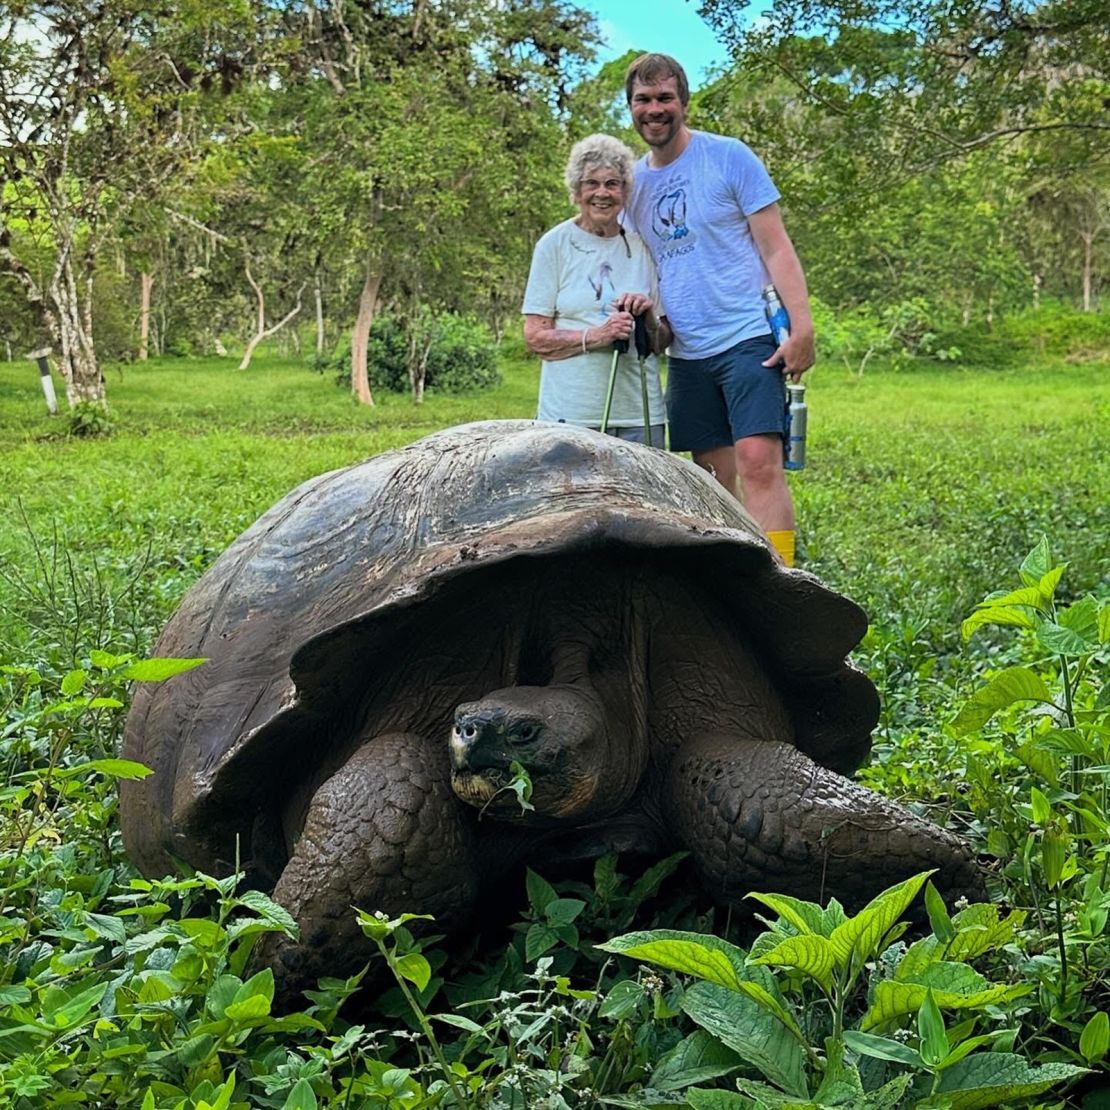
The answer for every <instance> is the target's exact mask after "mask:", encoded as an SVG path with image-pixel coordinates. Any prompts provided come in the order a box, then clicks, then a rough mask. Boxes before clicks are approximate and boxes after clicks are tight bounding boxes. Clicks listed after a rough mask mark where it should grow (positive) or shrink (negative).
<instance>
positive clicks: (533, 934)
mask: <svg viewBox="0 0 1110 1110" xmlns="http://www.w3.org/2000/svg"><path fill="white" fill-rule="evenodd" d="M558 943H559V934H558V933H557V932H556V931H555V929H554V928H552V927H551V926H550V925H548V924H546V923H545V922H542V921H537V922H535V923H534V924H532V925H530V926H529V927H528V932H527V933H526V934H525V936H524V958H525V960H527V961H528V963H532V962H533V961H535V960H538V959H539V958H540V957H541V956H542V955H543V954H544V953H545V952H548V951H550V950H551V949H552V948H554V947H555V945H557V944H558Z"/></svg>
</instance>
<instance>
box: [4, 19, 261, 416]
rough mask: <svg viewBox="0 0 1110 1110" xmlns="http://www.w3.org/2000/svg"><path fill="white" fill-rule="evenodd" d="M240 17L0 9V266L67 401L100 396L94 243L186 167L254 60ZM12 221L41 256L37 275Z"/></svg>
mask: <svg viewBox="0 0 1110 1110" xmlns="http://www.w3.org/2000/svg"><path fill="white" fill-rule="evenodd" d="M242 11H243V10H242V9H241V8H240V7H239V6H236V5H228V6H227V7H226V10H225V9H224V8H221V7H219V6H210V5H195V6H190V7H188V8H187V9H185V10H166V11H161V10H157V9H152V8H149V7H147V6H142V5H134V4H129V3H127V2H126V0H52V2H46V0H24V2H21V3H19V4H17V5H15V6H9V7H8V8H7V9H5V11H4V12H3V14H0V265H3V267H4V268H5V269H6V270H7V271H8V272H9V273H11V274H13V275H14V276H15V278H16V279H17V280H18V281H19V282H20V284H21V285H22V287H23V289H24V292H25V294H26V296H27V298H28V300H29V301H30V302H31V303H32V304H33V305H34V306H35V308H36V310H37V312H38V313H39V314H40V316H41V319H42V320H43V323H44V324H45V326H46V328H47V330H48V332H49V333H50V335H51V337H52V340H53V343H54V346H55V348H56V350H57V352H58V361H59V366H60V368H61V372H62V375H63V377H64V379H65V383H66V394H67V398H68V400H69V403H70V405H71V406H73V405H77V404H80V403H82V402H91V403H97V404H103V403H104V402H105V400H106V398H105V389H104V380H103V377H102V375H101V373H100V367H99V363H98V359H97V354H96V347H95V342H94V336H93V323H94V321H93V311H92V309H93V300H92V291H93V283H94V277H95V273H96V266H97V260H98V257H99V253H100V251H101V248H102V246H103V244H104V242H105V241H106V239H107V237H108V236H109V234H110V233H111V231H112V229H113V227H114V226H115V225H116V224H117V223H118V222H119V220H120V219H121V218H122V216H123V215H124V214H125V213H126V212H127V211H128V210H129V208H130V206H131V205H133V204H134V203H135V202H136V200H137V199H138V198H146V199H149V198H150V197H151V196H152V195H156V194H157V192H158V190H159V189H160V188H161V186H162V185H163V184H164V183H165V182H167V181H169V180H170V179H171V178H172V177H173V176H174V175H175V174H177V173H179V172H180V171H181V170H182V169H183V167H185V166H186V165H187V164H188V163H189V162H190V160H191V159H192V158H193V157H194V155H195V151H196V149H197V145H198V143H199V142H200V141H201V140H202V138H203V137H204V136H205V135H206V134H207V132H206V126H207V124H208V120H207V118H206V114H205V113H206V110H207V109H208V108H210V107H211V106H212V105H213V104H215V103H218V102H219V100H220V98H221V96H222V95H224V94H226V93H227V92H229V91H230V90H231V89H232V88H233V87H234V86H235V85H236V83H237V82H238V81H239V80H240V79H241V77H242V75H243V74H244V72H246V71H247V70H248V69H249V68H250V67H251V65H252V64H253V63H254V46H255V24H254V20H253V18H252V17H251V16H250V15H249V14H245V15H244V14H242ZM20 225H22V226H24V227H26V228H27V229H29V231H34V232H37V233H39V234H38V241H37V242H34V243H33V246H34V247H37V248H39V249H43V248H46V249H48V250H49V252H50V254H51V255H52V262H51V266H50V268H49V272H48V273H47V274H46V275H45V276H43V277H40V276H39V275H37V274H36V273H35V272H34V270H33V269H32V267H31V266H30V265H29V264H28V257H27V253H26V249H25V244H26V239H23V240H21V238H20V237H18V236H17V234H16V232H17V230H18V228H19V227H20ZM31 239H35V236H34V235H32V236H31Z"/></svg>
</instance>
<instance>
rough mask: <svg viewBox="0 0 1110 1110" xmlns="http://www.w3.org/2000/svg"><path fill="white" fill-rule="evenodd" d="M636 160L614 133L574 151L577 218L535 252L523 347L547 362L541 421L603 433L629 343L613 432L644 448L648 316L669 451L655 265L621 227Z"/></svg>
mask: <svg viewBox="0 0 1110 1110" xmlns="http://www.w3.org/2000/svg"><path fill="white" fill-rule="evenodd" d="M634 162H635V155H634V154H633V153H632V151H631V150H629V149H628V147H626V146H625V145H624V143H622V142H620V141H619V140H618V139H614V138H613V137H612V136H610V135H590V136H589V137H587V138H585V139H582V140H581V142H578V143H575V144H574V147H573V148H572V150H571V152H570V159H569V161H568V163H567V169H566V183H567V188H568V189H569V190H570V198H571V201H572V203H573V204H574V205H575V206H576V207H577V208H578V215H576V216H574V217H572V218H571V219H569V220H565V221H564V222H563V223H561V224H558V225H556V226H555V227H553V228H552V229H551V230H550V231H548V232H547V233H546V234H545V235H544V236H543V237H542V238H541V239H540V241H539V242H538V243H537V244H536V249H535V253H534V254H533V255H532V269H531V271H530V273H529V275H528V287H527V289H526V290H525V293H524V308H523V312H524V341H525V343H527V344H528V349H529V350H530V351H532V352H533V354H537V355H539V356H540V358H541V359H542V360H543V367H542V370H541V373H540V401H539V413H538V415H539V419H541V420H556V421H565V422H566V423H568V424H579V425H582V426H584V427H587V428H600V427H601V421H602V415H603V413H604V410H605V399H606V393H607V390H608V385H609V375H610V369H611V366H612V357H613V344H614V343H615V342H616V341H617V340H621V339H627V340H628V341H629V344H630V349H629V353H628V354H625V355H622V356H621V358H620V363H619V365H618V368H617V377H616V384H615V389H614V392H613V401H612V407H611V409H610V413H609V421H608V426H607V430H608V431H609V432H611V433H612V434H613V435H618V436H620V437H621V438H622V439H631V440H636V441H637V442H639V443H643V442H644V439H645V437H644V415H643V413H644V407H643V399H642V395H641V389H640V374H639V366H638V362H637V357H636V347H635V343H634V342H633V341H632V333H633V327H634V318H635V317H636V316H640V315H643V317H644V322H645V324H646V326H647V333H648V336H649V338H650V340H651V345H652V350H653V352H654V353H653V354H651V355H649V356H648V358H647V359H646V360H645V362H646V366H647V374H648V402H649V406H648V407H649V414H650V422H651V442H652V444H653V445H654V446H657V447H662V446H663V445H664V438H663V433H664V424H665V421H666V410H665V409H664V407H663V394H662V391H661V390H660V388H659V368H658V366H657V365H656V360H655V355H656V354H658V353H659V352H661V351H662V350H663V349H664V348H665V347H666V346H667V345H668V344H669V343H670V341H671V330H670V327H669V326H668V324H667V320H666V317H665V316H663V315H662V314H661V312H660V311H659V310H658V308H657V307H656V306H657V305H658V304H659V287H658V281H657V279H656V276H655V264H654V263H653V262H652V259H651V255H650V254H649V253H648V250H647V247H646V246H645V245H644V243H643V242H642V240H641V239H640V237H639V236H638V235H636V234H635V233H634V232H626V231H625V229H624V228H623V227H622V226H621V210H622V208H623V207H624V203H625V200H626V198H627V197H628V194H629V190H630V189H631V186H632V167H633V163H634Z"/></svg>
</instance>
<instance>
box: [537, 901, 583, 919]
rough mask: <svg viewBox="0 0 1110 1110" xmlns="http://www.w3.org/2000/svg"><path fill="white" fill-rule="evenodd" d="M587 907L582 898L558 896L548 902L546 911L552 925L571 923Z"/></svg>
mask: <svg viewBox="0 0 1110 1110" xmlns="http://www.w3.org/2000/svg"><path fill="white" fill-rule="evenodd" d="M585 908H586V903H585V902H583V901H582V900H581V899H580V898H556V899H555V901H554V902H548V904H547V905H546V906H545V907H544V913H545V914H546V915H547V920H548V921H549V922H550V923H551V924H552V925H569V924H570V923H571V922H572V921H573V920H574V919H575V918H576V917H577V916H578V915H579V914H580V913H581V912H582V911H583V910H584V909H585Z"/></svg>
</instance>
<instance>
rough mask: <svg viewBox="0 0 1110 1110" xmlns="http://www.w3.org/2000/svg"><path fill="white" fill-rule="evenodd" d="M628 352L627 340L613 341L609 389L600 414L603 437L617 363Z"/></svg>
mask: <svg viewBox="0 0 1110 1110" xmlns="http://www.w3.org/2000/svg"><path fill="white" fill-rule="evenodd" d="M627 350H628V340H627V339H615V340H613V363H612V365H611V366H610V367H609V388H608V390H606V393H605V409H604V410H603V412H602V414H601V434H602V435H604V434H605V433H606V431H607V430H608V428H609V410H610V409H611V408H612V407H613V388H614V386H615V385H616V384H617V363H618V362H619V361H620V357H621V355H623V354H624V352H625V351H627Z"/></svg>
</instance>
